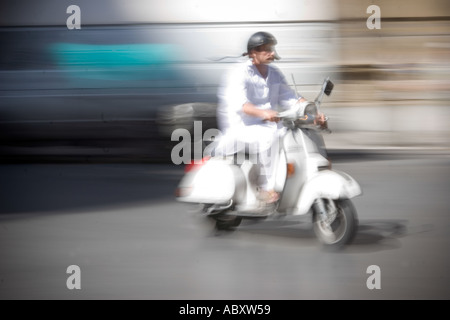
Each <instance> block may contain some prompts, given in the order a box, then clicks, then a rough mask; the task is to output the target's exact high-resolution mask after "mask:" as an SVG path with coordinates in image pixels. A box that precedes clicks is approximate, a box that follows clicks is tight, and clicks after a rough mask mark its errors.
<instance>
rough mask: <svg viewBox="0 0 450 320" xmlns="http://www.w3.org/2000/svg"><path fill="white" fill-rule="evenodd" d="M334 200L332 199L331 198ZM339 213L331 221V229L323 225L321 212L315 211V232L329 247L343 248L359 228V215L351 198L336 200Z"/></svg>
mask: <svg viewBox="0 0 450 320" xmlns="http://www.w3.org/2000/svg"><path fill="white" fill-rule="evenodd" d="M330 201H332V200H330ZM335 205H336V209H337V210H338V213H337V215H336V219H335V220H334V221H333V222H332V223H331V230H330V229H327V228H325V227H323V223H322V221H321V218H320V214H319V213H317V212H314V216H313V225H314V233H315V234H316V236H317V238H318V239H319V241H320V242H321V243H322V244H323V245H324V246H325V247H326V248H327V249H332V250H334V249H341V248H343V247H344V246H346V245H348V244H350V243H351V242H352V241H353V239H354V237H355V235H356V232H357V229H358V216H357V213H356V209H355V207H354V206H353V203H352V202H351V201H350V200H349V199H344V200H335Z"/></svg>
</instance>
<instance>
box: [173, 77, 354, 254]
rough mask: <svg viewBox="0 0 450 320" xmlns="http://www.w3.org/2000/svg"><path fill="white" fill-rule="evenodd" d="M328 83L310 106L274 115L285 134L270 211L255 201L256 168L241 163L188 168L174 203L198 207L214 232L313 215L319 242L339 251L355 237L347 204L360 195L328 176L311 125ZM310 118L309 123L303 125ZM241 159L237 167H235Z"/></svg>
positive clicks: (345, 180) (218, 161)
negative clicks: (212, 222) (277, 195)
mask: <svg viewBox="0 0 450 320" xmlns="http://www.w3.org/2000/svg"><path fill="white" fill-rule="evenodd" d="M332 89H333V83H332V82H331V81H330V80H329V79H328V78H327V79H326V80H325V81H324V83H323V86H322V90H321V91H320V93H319V95H318V96H317V98H316V99H315V101H314V102H309V104H308V106H306V108H304V110H302V109H303V108H301V107H300V106H299V105H298V106H297V108H293V109H291V110H288V111H285V112H281V113H279V118H280V121H282V123H283V125H284V126H285V127H286V129H287V130H286V133H285V134H284V135H283V136H282V137H280V143H279V149H278V156H277V157H276V158H277V160H276V168H277V169H276V170H275V171H276V173H275V174H276V187H275V191H277V192H279V193H280V199H279V200H278V201H277V202H276V203H275V204H274V205H270V206H265V205H261V202H260V201H259V200H258V183H257V179H258V176H259V174H258V168H259V167H258V165H256V164H255V163H254V161H251V159H248V155H247V157H244V156H243V155H234V156H230V157H215V156H212V157H207V158H205V159H203V161H202V162H201V163H198V164H194V165H188V166H187V168H186V174H185V176H184V177H183V179H182V180H181V182H180V183H179V186H178V188H177V200H178V201H182V202H187V203H195V204H200V207H201V208H202V210H201V211H202V213H203V214H205V215H207V216H209V217H210V218H212V219H214V220H215V221H216V228H218V229H230V228H235V227H237V226H239V224H240V223H241V221H242V219H244V218H247V219H254V218H267V217H277V218H278V217H285V216H288V215H294V216H295V215H305V214H311V215H312V222H313V228H314V232H315V234H316V236H317V237H318V239H319V240H320V242H321V243H322V244H324V245H326V246H328V247H342V246H344V245H346V244H348V243H349V242H350V241H351V240H352V239H353V237H354V235H355V233H356V229H357V226H358V218H357V213H356V210H355V208H354V206H353V204H352V202H351V200H350V199H351V198H353V197H356V196H358V195H360V194H361V188H360V186H359V185H358V183H357V182H356V181H355V180H354V179H353V178H352V177H351V176H349V175H348V174H346V173H344V172H340V171H336V170H331V169H330V167H331V165H330V163H329V161H328V160H327V158H326V151H325V147H324V144H323V140H322V136H321V135H320V132H319V130H321V129H322V130H323V129H325V130H328V129H327V128H325V127H323V126H322V127H318V126H315V125H314V124H311V115H314V114H317V112H318V109H319V106H320V103H321V100H322V97H323V94H324V93H325V94H326V95H330V93H331V90H332ZM308 114H309V115H308ZM308 118H309V119H308ZM236 159H240V160H241V161H236Z"/></svg>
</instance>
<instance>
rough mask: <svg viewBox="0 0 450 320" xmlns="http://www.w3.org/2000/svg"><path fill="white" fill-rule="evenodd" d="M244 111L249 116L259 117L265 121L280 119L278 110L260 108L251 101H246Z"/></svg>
mask: <svg viewBox="0 0 450 320" xmlns="http://www.w3.org/2000/svg"><path fill="white" fill-rule="evenodd" d="M242 111H243V112H244V113H245V114H247V115H249V116H253V117H257V118H260V119H262V120H264V121H274V122H277V121H278V112H276V111H275V110H272V109H259V108H257V107H256V106H255V105H254V104H253V103H251V102H247V103H244V105H243V106H242Z"/></svg>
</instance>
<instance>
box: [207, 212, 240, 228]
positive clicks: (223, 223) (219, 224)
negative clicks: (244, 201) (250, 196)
mask: <svg viewBox="0 0 450 320" xmlns="http://www.w3.org/2000/svg"><path fill="white" fill-rule="evenodd" d="M211 218H212V219H214V220H215V221H216V229H217V230H231V229H234V228H236V227H238V226H239V225H240V224H241V222H242V218H241V217H237V216H229V215H219V216H215V217H211Z"/></svg>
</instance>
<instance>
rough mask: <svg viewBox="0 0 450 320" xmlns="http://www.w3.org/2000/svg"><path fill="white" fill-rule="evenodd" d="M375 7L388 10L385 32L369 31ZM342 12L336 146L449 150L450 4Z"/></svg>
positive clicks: (361, 5) (342, 8)
mask: <svg viewBox="0 0 450 320" xmlns="http://www.w3.org/2000/svg"><path fill="white" fill-rule="evenodd" d="M370 5H377V6H378V7H379V8H380V10H381V28H380V29H369V28H368V27H367V20H368V18H369V17H370V16H371V14H372V12H370V13H367V12H366V9H367V8H368V7H369V6H370ZM338 11H339V14H338V15H339V23H338V25H339V32H338V34H339V39H338V41H337V42H338V43H339V44H338V47H339V50H340V55H339V57H338V58H337V59H336V65H338V66H339V70H340V75H341V79H340V81H339V85H338V86H337V87H336V91H335V92H334V96H333V108H330V109H329V110H327V111H328V112H329V114H330V116H331V118H332V119H334V122H333V124H334V127H335V130H336V133H338V134H337V135H335V136H334V137H329V139H330V143H333V144H335V145H336V146H337V145H340V146H344V145H347V146H353V147H355V148H358V147H364V146H365V147H375V148H376V147H406V148H410V147H412V148H416V147H418V148H430V147H432V148H433V147H435V148H444V149H448V148H449V147H450V139H449V137H450V131H449V127H448V123H449V120H450V118H449V116H450V110H449V109H450V103H449V101H450V45H449V44H450V2H449V1H444V0H432V1H419V0H416V1H406V0H397V1H390V0H386V1H384V0H380V1H361V0H358V1H356V0H343V1H339V6H338ZM355 132H358V133H359V134H357V135H355V134H354V133H355ZM339 134H341V135H340V136H339Z"/></svg>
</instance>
